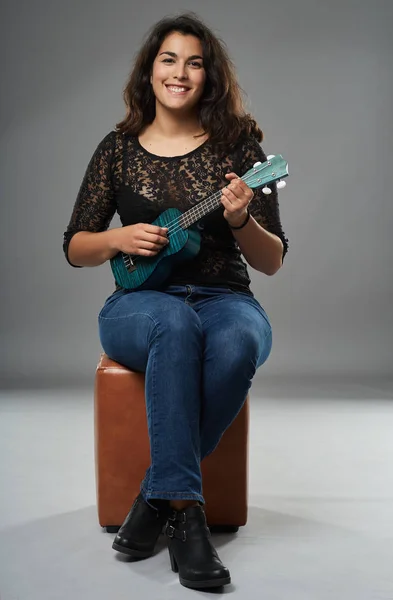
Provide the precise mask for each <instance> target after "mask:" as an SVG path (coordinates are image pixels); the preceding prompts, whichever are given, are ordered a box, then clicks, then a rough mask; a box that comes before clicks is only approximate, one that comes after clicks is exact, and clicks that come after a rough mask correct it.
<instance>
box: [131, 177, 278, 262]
mask: <svg viewBox="0 0 393 600" xmlns="http://www.w3.org/2000/svg"><path fill="white" fill-rule="evenodd" d="M268 167H270V165H265V166H264V167H263V168H262V169H260V170H259V171H263V170H265V169H267V168H268ZM253 177H255V173H254V172H253V173H250V175H248V176H243V177H240V179H241V180H242V181H244V183H247V181H249V180H250V179H251V178H253ZM225 187H227V186H225ZM221 195H222V190H219V191H218V192H215V193H214V194H213V195H212V196H210V197H209V198H208V199H206V200H209V202H215V201H216V200H218V198H220V197H221ZM201 202H204V200H202V201H201ZM198 207H199V205H198V204H196V205H195V206H194V207H193V208H198ZM216 208H218V206H217V207H216ZM190 210H192V209H190ZM183 216H184V214H182V215H180V216H179V217H176V218H175V219H173V221H169V223H168V224H167V225H168V231H167V236H169V234H171V235H172V234H174V233H177V232H178V231H180V229H183V227H181V225H180V224H179V221H180V219H181V218H182V217H183ZM125 256H129V257H130V258H131V259H134V260H135V259H138V258H140V255H139V254H125Z"/></svg>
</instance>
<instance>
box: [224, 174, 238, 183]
mask: <svg viewBox="0 0 393 600" xmlns="http://www.w3.org/2000/svg"><path fill="white" fill-rule="evenodd" d="M225 177H226V178H227V179H229V180H230V181H232V180H233V179H240V178H239V175H236V173H227V174H226V175H225Z"/></svg>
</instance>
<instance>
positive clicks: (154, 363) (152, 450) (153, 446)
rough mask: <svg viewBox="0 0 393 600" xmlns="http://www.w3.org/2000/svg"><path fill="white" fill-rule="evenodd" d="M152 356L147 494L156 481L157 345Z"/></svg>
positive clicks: (157, 326)
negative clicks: (149, 460)
mask: <svg viewBox="0 0 393 600" xmlns="http://www.w3.org/2000/svg"><path fill="white" fill-rule="evenodd" d="M150 318H151V320H152V321H153V323H154V329H155V331H156V332H157V336H159V335H160V332H159V324H158V323H157V322H156V321H155V319H153V318H152V317H150ZM151 352H152V356H151V360H152V374H151V387H152V398H151V399H150V402H151V404H150V410H151V429H152V431H151V436H152V439H151V442H150V445H151V448H150V453H151V464H150V472H149V482H148V489H147V493H151V492H150V490H151V485H152V484H151V482H152V481H154V468H155V455H156V437H157V434H156V418H155V416H156V376H157V374H156V368H157V361H156V355H157V345H156V344H154V345H153V348H152V351H151Z"/></svg>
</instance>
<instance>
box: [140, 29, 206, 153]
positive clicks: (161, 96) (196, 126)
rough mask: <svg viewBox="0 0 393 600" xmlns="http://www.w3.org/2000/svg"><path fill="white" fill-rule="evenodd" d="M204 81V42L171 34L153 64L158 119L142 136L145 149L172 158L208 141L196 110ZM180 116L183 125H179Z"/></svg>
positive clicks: (151, 77)
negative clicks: (182, 119)
mask: <svg viewBox="0 0 393 600" xmlns="http://www.w3.org/2000/svg"><path fill="white" fill-rule="evenodd" d="M205 81H206V72H205V69H204V66H203V48H202V43H201V41H200V40H199V39H198V38H197V37H195V36H193V35H185V34H181V33H178V32H173V33H170V34H169V35H168V36H167V37H166V38H165V40H164V42H163V43H162V45H161V47H160V49H159V51H158V54H157V56H156V58H155V60H154V62H153V69H152V74H151V76H150V83H151V86H152V90H153V93H154V96H155V113H156V115H155V121H154V124H153V125H152V126H150V127H146V128H145V130H144V131H143V132H142V133H141V134H140V135H139V142H140V143H141V144H142V145H143V146H144V147H145V148H148V149H149V150H150V151H151V152H154V153H155V154H159V155H161V156H173V155H176V154H182V153H186V152H189V151H191V150H193V149H194V148H196V147H197V146H198V145H199V144H201V143H202V142H204V141H205V139H207V135H206V134H205V133H204V132H202V131H201V124H200V122H199V115H198V110H197V106H198V102H199V100H200V99H201V97H202V94H203V91H204V86H205ZM180 115H182V116H184V123H180V122H179V117H180ZM185 125H186V127H185ZM168 134H169V135H168ZM176 134H177V135H176ZM168 138H169V140H170V141H169V143H168Z"/></svg>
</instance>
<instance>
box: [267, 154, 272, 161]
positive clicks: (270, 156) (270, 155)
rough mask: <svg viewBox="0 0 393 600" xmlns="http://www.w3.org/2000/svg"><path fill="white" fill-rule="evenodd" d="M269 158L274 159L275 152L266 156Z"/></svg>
mask: <svg viewBox="0 0 393 600" xmlns="http://www.w3.org/2000/svg"><path fill="white" fill-rule="evenodd" d="M266 158H267V160H272V158H274V154H269V156H267V157H266Z"/></svg>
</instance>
